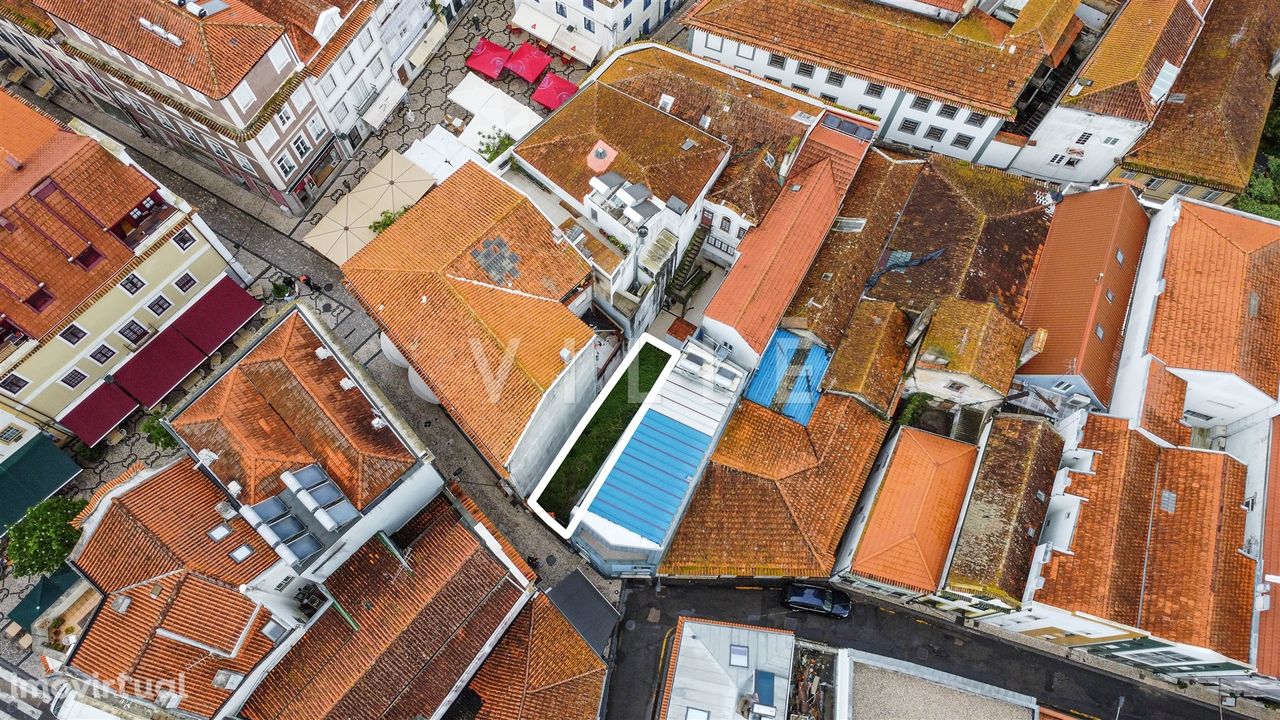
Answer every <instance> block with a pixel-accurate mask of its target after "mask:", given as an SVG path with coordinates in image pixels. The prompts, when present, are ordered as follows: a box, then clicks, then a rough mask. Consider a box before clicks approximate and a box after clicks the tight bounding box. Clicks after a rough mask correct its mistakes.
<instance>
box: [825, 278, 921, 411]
mask: <svg viewBox="0 0 1280 720" xmlns="http://www.w3.org/2000/svg"><path fill="white" fill-rule="evenodd" d="M910 328H911V323H910V322H908V321H907V316H906V315H905V314H904V313H903V312H902V311H901V310H899V309H898V307H897V306H896V305H894V304H893V303H889V302H883V301H880V300H863V301H862V302H860V303H858V309H857V310H856V311H854V313H853V318H852V319H851V320H850V321H849V327H848V328H846V330H845V334H844V340H842V341H841V342H840V344H839V345H838V346H837V347H836V351H835V354H834V355H833V356H832V357H831V364H830V365H829V366H828V367H827V374H826V376H825V377H824V378H823V381H822V389H823V390H824V391H826V392H833V393H839V394H845V395H852V396H854V397H856V398H858V399H859V400H862V401H863V402H864V403H866V404H867V405H868V406H869V407H871V408H872V409H873V410H875V411H877V412H879V413H881V414H882V415H885V416H886V417H887V416H888V415H889V411H890V410H891V409H892V408H893V406H894V404H895V402H896V401H897V398H898V388H899V386H900V385H901V384H902V376H903V373H904V372H905V371H906V368H907V359H908V357H909V356H910V354H911V349H910V348H909V347H907V331H908V330H909V329H910Z"/></svg>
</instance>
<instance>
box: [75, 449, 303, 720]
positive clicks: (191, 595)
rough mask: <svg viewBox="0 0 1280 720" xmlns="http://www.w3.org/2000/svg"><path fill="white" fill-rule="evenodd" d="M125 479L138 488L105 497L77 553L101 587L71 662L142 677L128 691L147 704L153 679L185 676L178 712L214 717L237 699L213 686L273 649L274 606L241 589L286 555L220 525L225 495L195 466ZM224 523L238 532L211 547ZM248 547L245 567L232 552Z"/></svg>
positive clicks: (244, 528) (236, 521)
mask: <svg viewBox="0 0 1280 720" xmlns="http://www.w3.org/2000/svg"><path fill="white" fill-rule="evenodd" d="M126 476H127V479H126V480H124V481H113V482H112V483H111V485H112V486H113V487H117V488H118V487H121V486H123V485H125V484H133V483H136V484H133V485H132V487H129V488H128V489H127V490H126V491H125V492H123V493H122V494H120V495H118V496H116V497H114V498H112V499H111V500H110V502H109V503H107V504H106V505H105V506H104V505H101V504H99V506H98V508H97V511H96V512H94V513H93V514H92V516H91V517H89V518H87V520H86V523H85V536H84V537H83V538H82V539H81V541H80V543H79V544H78V545H77V547H76V550H75V551H74V552H73V553H72V555H71V562H72V563H73V564H74V565H75V566H76V567H77V568H78V569H79V570H80V571H81V572H82V573H83V574H84V575H85V576H86V577H88V578H89V579H90V580H92V581H93V583H94V584H95V585H96V586H98V587H99V588H101V589H102V591H103V592H104V593H105V598H104V600H103V602H102V605H101V607H100V608H99V610H98V612H97V613H96V614H95V615H94V617H93V620H92V621H91V622H90V623H89V625H88V627H87V629H86V630H85V634H84V637H83V638H82V639H81V641H80V644H79V645H77V646H76V649H75V651H74V653H73V654H72V656H71V660H70V663H71V666H72V667H74V668H75V669H77V670H79V671H80V672H83V673H88V674H90V675H94V676H97V677H103V678H105V677H110V678H116V677H119V676H125V677H129V678H132V679H133V680H136V681H137V684H136V685H135V684H133V683H130V684H128V685H127V686H126V687H128V688H130V691H131V692H135V693H140V696H141V697H143V698H144V699H147V700H155V691H156V689H157V688H156V685H155V683H157V682H159V683H165V682H172V681H173V678H175V677H178V676H179V674H180V673H185V683H184V685H183V690H184V695H183V697H182V699H181V700H180V702H179V705H178V707H179V709H182V710H186V711H188V712H191V713H194V714H196V715H198V716H203V717H210V716H212V715H214V714H215V713H216V712H217V711H218V709H219V708H220V707H221V705H222V704H223V703H224V702H226V700H227V699H228V698H229V697H230V694H231V693H230V692H229V691H227V690H225V689H221V688H217V687H214V685H213V678H214V675H216V674H217V672H218V671H219V670H229V671H233V672H238V673H241V674H246V673H248V672H249V671H250V670H251V669H252V668H253V667H254V666H255V665H256V664H257V663H258V662H259V661H260V660H261V659H262V658H264V657H265V656H266V655H267V653H269V652H270V650H271V648H272V642H271V641H270V640H269V639H268V638H267V637H266V636H265V635H263V634H262V633H261V632H259V631H260V630H261V629H262V626H263V625H265V624H266V622H267V620H268V619H269V618H270V613H268V612H266V611H265V610H264V609H263V608H262V607H261V606H258V605H257V604H255V603H254V602H253V601H252V600H250V599H249V598H248V597H247V596H245V595H243V594H241V593H240V592H239V591H238V588H239V586H240V585H242V584H244V583H247V582H249V581H251V580H253V579H254V578H256V577H258V576H259V575H260V574H262V573H263V572H264V571H265V570H267V569H268V568H270V567H271V566H272V565H273V564H274V563H275V562H276V561H277V560H278V558H277V556H276V554H275V553H274V552H273V551H272V550H271V548H270V547H268V546H267V544H266V542H265V541H264V540H262V538H261V537H260V536H259V535H258V534H257V533H256V532H254V530H253V529H252V528H250V527H249V525H248V523H246V522H245V521H243V520H241V519H240V518H238V517H237V518H233V519H231V520H223V518H222V517H221V516H220V515H219V514H218V511H217V509H216V505H217V504H218V503H220V502H222V501H224V500H226V494H225V493H223V492H222V491H221V490H219V489H218V487H217V486H216V485H215V484H214V483H213V482H211V481H210V480H209V479H208V478H207V477H206V476H205V475H204V474H202V473H201V472H200V470H199V469H198V468H197V467H196V466H195V464H194V462H193V461H191V460H188V459H183V460H179V461H178V462H176V463H174V464H173V465H170V466H169V467H167V468H165V469H163V470H159V471H156V472H154V473H150V472H149V473H147V474H146V475H145V476H142V475H141V473H138V472H137V471H136V470H131V471H130V472H129V473H126ZM222 523H225V524H227V525H228V526H229V527H230V529H231V534H230V535H228V536H227V537H225V538H223V539H222V540H219V541H216V542H215V541H213V540H211V539H210V538H209V536H208V534H207V533H208V531H209V530H210V529H212V528H213V527H214V526H216V525H219V524H222ZM242 545H247V546H249V547H250V548H251V549H252V551H253V552H252V554H251V555H250V556H249V557H248V558H247V559H245V560H244V561H243V562H240V563H237V562H235V561H234V560H232V559H231V557H230V555H229V553H230V551H231V550H233V549H235V548H237V547H240V546H242ZM126 598H127V601H126V600H125V599H126ZM125 602H127V603H128V604H127V606H126V605H124V603H125ZM121 607H123V608H124V609H123V610H121V609H120V608H121ZM160 687H164V686H163V685H161V686H160Z"/></svg>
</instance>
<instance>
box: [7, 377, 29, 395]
mask: <svg viewBox="0 0 1280 720" xmlns="http://www.w3.org/2000/svg"><path fill="white" fill-rule="evenodd" d="M30 384H31V381H30V380H28V379H26V378H24V377H22V376H21V375H19V374H17V373H9V374H8V375H5V376H4V379H3V380H0V390H4V391H5V392H7V393H9V394H10V395H17V394H18V393H20V392H22V389H23V388H24V387H26V386H28V385H30Z"/></svg>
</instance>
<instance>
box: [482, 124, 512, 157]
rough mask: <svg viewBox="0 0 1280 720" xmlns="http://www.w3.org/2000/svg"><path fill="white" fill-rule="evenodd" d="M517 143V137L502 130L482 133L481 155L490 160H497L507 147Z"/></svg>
mask: <svg viewBox="0 0 1280 720" xmlns="http://www.w3.org/2000/svg"><path fill="white" fill-rule="evenodd" d="M515 144H516V139H515V138H513V137H511V136H510V135H508V134H507V133H505V132H502V131H501V130H494V131H493V132H490V133H481V134H480V155H481V156H482V157H483V158H484V159H485V160H488V161H489V162H493V161H494V160H497V159H498V157H499V156H500V155H502V153H504V152H506V151H507V148H509V147H511V146H512V145H515Z"/></svg>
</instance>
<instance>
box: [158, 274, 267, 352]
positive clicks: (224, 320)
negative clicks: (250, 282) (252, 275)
mask: <svg viewBox="0 0 1280 720" xmlns="http://www.w3.org/2000/svg"><path fill="white" fill-rule="evenodd" d="M261 309H262V303H260V302H258V300H257V299H256V298H254V297H253V296H252V295H250V294H249V293H247V292H245V291H244V288H242V287H240V285H239V284H238V283H236V281H235V280H233V279H232V278H231V277H230V276H226V275H224V276H223V278H222V279H221V280H219V281H218V282H216V283H214V285H213V287H211V288H209V290H208V291H206V292H205V294H204V295H202V296H201V297H200V299H199V300H196V301H195V302H194V303H192V305H191V306H190V307H188V308H187V309H186V310H184V311H183V312H182V315H181V316H179V317H178V319H177V320H174V321H173V324H172V325H170V326H169V329H171V330H176V331H178V332H179V333H180V334H181V335H182V336H183V337H185V338H186V339H187V340H190V341H191V344H193V345H195V346H196V347H197V348H200V350H201V352H203V353H204V354H205V355H212V354H213V353H215V352H217V351H218V348H220V347H222V346H223V345H224V344H226V342H227V340H229V339H230V338H231V336H232V335H235V334H236V331H238V330H239V329H240V328H242V327H244V324H245V323H247V322H249V320H250V319H252V318H253V316H254V315H256V314H258V311H259V310H261Z"/></svg>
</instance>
